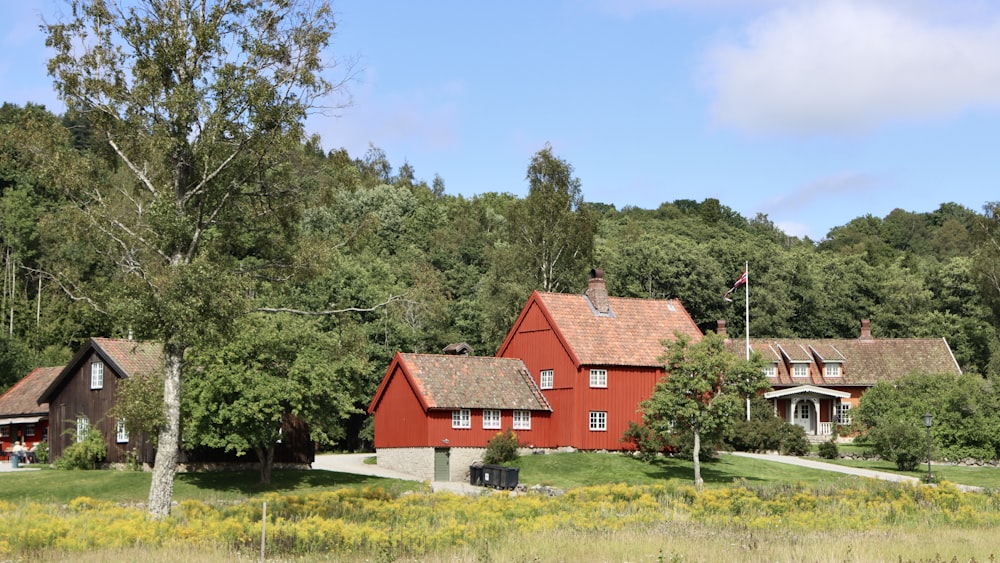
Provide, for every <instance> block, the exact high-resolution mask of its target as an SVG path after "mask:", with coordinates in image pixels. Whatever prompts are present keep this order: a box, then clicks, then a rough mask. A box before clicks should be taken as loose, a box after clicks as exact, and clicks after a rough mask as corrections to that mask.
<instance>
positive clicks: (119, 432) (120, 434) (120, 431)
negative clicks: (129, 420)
mask: <svg viewBox="0 0 1000 563" xmlns="http://www.w3.org/2000/svg"><path fill="white" fill-rule="evenodd" d="M115 441H116V442H118V443H119V444H123V443H126V442H128V430H127V429H126V428H125V419H124V418H119V419H118V422H116V423H115Z"/></svg>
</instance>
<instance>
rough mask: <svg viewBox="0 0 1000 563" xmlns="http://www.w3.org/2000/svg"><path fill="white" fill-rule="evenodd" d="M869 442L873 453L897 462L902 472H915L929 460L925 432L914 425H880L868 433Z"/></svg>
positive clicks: (898, 422)
mask: <svg viewBox="0 0 1000 563" xmlns="http://www.w3.org/2000/svg"><path fill="white" fill-rule="evenodd" d="M867 442H868V443H869V444H870V447H871V450H872V452H873V453H875V454H877V455H879V456H880V457H882V459H887V460H889V461H892V462H895V464H896V468H897V469H899V470H900V471H913V470H914V469H916V468H917V465H918V464H920V462H921V461H922V460H924V459H926V458H927V443H926V441H925V439H924V435H923V432H921V431H920V428H918V427H917V426H916V425H915V424H913V423H908V422H903V421H893V422H885V423H881V424H878V425H877V426H875V427H874V428H872V429H871V430H869V431H868V436H867Z"/></svg>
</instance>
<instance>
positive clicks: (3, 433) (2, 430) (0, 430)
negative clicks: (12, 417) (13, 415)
mask: <svg viewBox="0 0 1000 563" xmlns="http://www.w3.org/2000/svg"><path fill="white" fill-rule="evenodd" d="M0 438H10V426H0Z"/></svg>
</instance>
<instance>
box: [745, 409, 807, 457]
mask: <svg viewBox="0 0 1000 563" xmlns="http://www.w3.org/2000/svg"><path fill="white" fill-rule="evenodd" d="M727 442H728V443H729V445H730V446H731V447H732V448H733V449H734V450H736V451H741V452H780V453H782V454H788V455H804V454H805V453H806V452H808V448H809V445H808V441H807V440H806V436H805V431H804V430H802V428H800V427H799V426H796V425H794V424H791V423H789V422H787V421H784V420H781V419H780V418H778V417H776V416H774V415H773V414H769V416H767V417H763V418H756V417H754V418H751V419H750V420H738V421H736V422H735V423H734V424H733V428H732V430H731V431H730V432H729V433H728V438H727Z"/></svg>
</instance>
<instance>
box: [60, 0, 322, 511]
mask: <svg viewBox="0 0 1000 563" xmlns="http://www.w3.org/2000/svg"><path fill="white" fill-rule="evenodd" d="M70 5H71V16H70V17H69V19H68V20H66V21H64V22H59V23H54V24H51V25H46V26H44V31H45V32H46V34H47V39H46V45H47V46H48V47H49V48H51V49H53V51H54V52H55V54H54V55H53V57H52V59H51V60H50V61H49V73H50V74H51V75H52V76H53V78H54V79H55V84H56V90H57V92H58V94H59V96H60V98H61V99H62V100H63V101H64V102H65V103H66V106H67V109H68V110H69V111H71V112H76V113H79V114H80V115H82V116H85V117H86V119H87V121H88V122H89V123H90V124H91V125H92V127H93V130H94V132H95V136H96V137H97V138H99V139H100V140H101V142H102V143H104V144H105V145H106V146H107V147H109V148H110V150H111V151H112V153H113V154H114V155H115V157H116V161H115V165H116V166H118V167H119V168H118V170H119V171H120V173H119V174H117V175H115V176H113V177H111V178H110V179H107V180H104V181H98V182H86V181H78V182H76V183H75V184H74V185H71V186H66V188H67V191H68V192H69V194H68V195H69V196H70V197H71V199H72V201H73V202H74V203H75V211H76V212H77V213H78V214H79V215H81V216H82V217H83V218H84V219H85V220H86V221H87V222H88V223H89V225H91V227H92V228H93V229H95V230H96V232H98V233H100V234H101V235H103V238H102V242H103V246H102V250H103V251H104V252H105V253H106V256H107V258H108V259H109V260H111V261H112V262H113V263H114V264H116V265H117V267H118V270H117V277H118V280H117V281H118V283H121V284H124V285H125V287H126V290H127V292H126V293H125V294H124V295H121V294H119V295H116V297H119V298H124V300H123V301H118V303H119V304H118V305H114V304H112V302H111V301H107V302H103V303H102V302H98V301H97V300H92V302H93V304H94V306H95V307H100V308H103V310H105V311H110V310H111V307H115V311H116V312H117V313H130V314H131V315H132V318H134V319H135V321H136V324H137V327H136V328H137V332H139V333H142V334H143V336H145V337H147V338H152V339H156V340H158V341H160V342H162V343H163V356H164V393H163V395H164V409H165V412H166V417H165V424H164V427H163V430H162V431H161V432H160V435H159V439H158V446H159V447H158V448H157V453H156V462H155V466H154V470H153V478H152V484H151V486H150V494H149V513H150V515H152V516H153V517H158V518H161V517H164V516H166V515H167V514H169V512H170V504H171V499H172V495H173V478H174V474H175V472H176V462H177V455H178V446H179V443H180V428H181V427H180V398H181V383H182V369H183V366H184V359H185V352H186V351H187V349H188V348H189V347H190V346H192V345H193V344H197V343H200V342H205V341H210V340H211V339H213V338H218V337H220V336H221V335H223V334H225V333H226V331H227V329H228V327H230V326H231V324H232V320H233V319H234V318H235V317H237V316H239V315H240V314H242V313H243V312H244V311H245V310H246V308H247V306H248V305H247V303H246V302H245V301H244V298H245V296H246V294H247V293H246V292H244V291H241V288H242V287H243V285H244V284H243V283H242V282H243V281H244V280H243V279H242V278H241V276H240V275H239V274H240V273H241V271H246V267H249V266H245V267H244V269H243V270H241V269H240V265H241V264H244V265H247V264H249V265H252V266H255V267H258V268H259V267H260V265H261V264H262V263H264V262H267V261H275V260H278V259H281V258H284V257H285V256H282V254H281V249H282V248H283V245H281V244H275V243H278V242H280V240H281V236H280V235H286V234H288V233H289V232H290V230H291V229H290V228H291V227H292V226H293V225H295V224H296V211H297V208H296V206H295V203H296V201H297V198H296V197H295V195H296V194H295V192H294V190H293V189H291V188H292V187H294V184H292V183H291V182H290V181H289V180H288V168H287V165H286V156H285V155H286V154H287V153H288V152H289V151H290V147H291V146H294V145H298V143H299V142H300V141H301V139H302V138H303V134H302V123H303V121H304V119H305V117H306V114H307V112H308V111H309V110H310V108H312V107H314V105H315V104H316V102H317V100H319V99H320V98H321V97H323V96H326V95H327V94H329V93H330V92H331V91H332V90H333V89H334V86H333V85H332V84H331V83H330V82H329V81H328V80H327V79H326V78H325V76H324V71H325V70H326V66H325V62H324V60H323V57H322V56H323V54H324V51H325V49H326V47H327V45H328V42H329V39H330V34H331V31H332V29H333V27H334V22H333V14H332V10H331V7H330V5H329V3H328V2H326V1H319V2H316V3H314V4H310V3H306V2H298V1H294V0H292V1H279V0H233V1H229V2H218V1H217V0H144V1H135V2H132V1H129V2H125V1H114V0H72V1H71V2H70ZM52 275H53V277H55V278H58V277H59V276H58V275H57V274H54V273H53V274H52ZM60 282H61V283H63V287H66V288H67V290H69V289H70V288H72V287H73V286H72V281H71V280H60ZM106 283H107V281H106ZM78 297H80V296H78ZM120 303H124V305H121V304H120Z"/></svg>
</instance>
